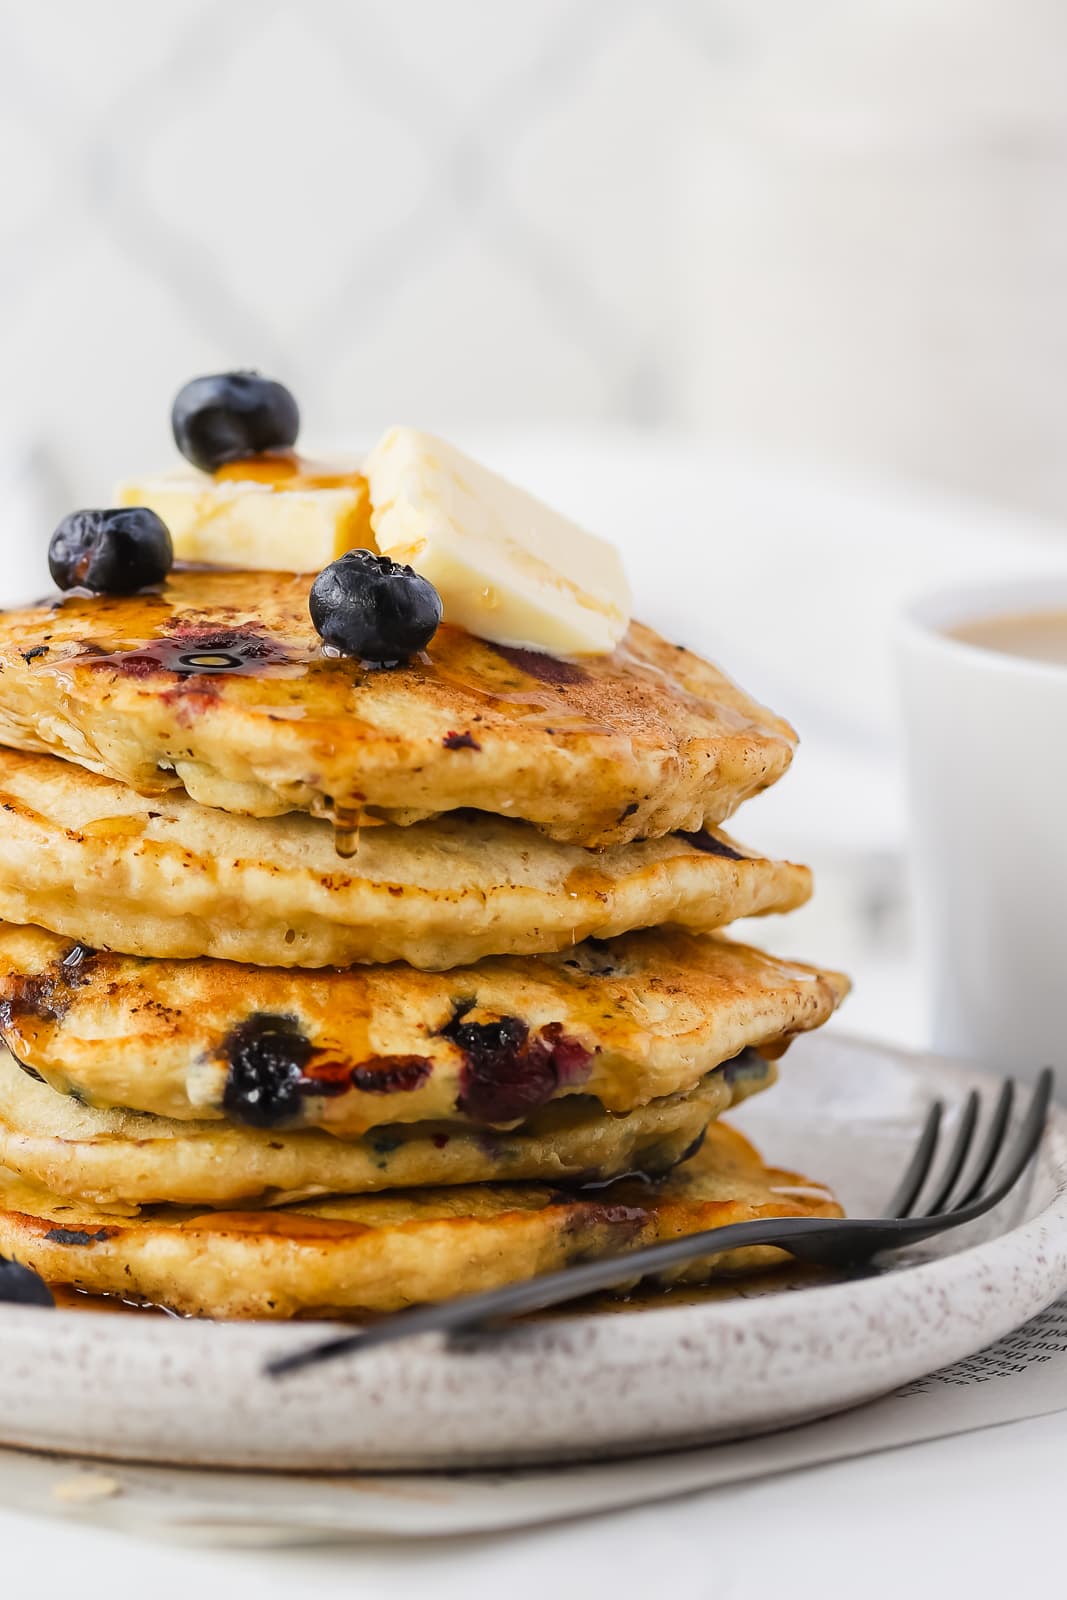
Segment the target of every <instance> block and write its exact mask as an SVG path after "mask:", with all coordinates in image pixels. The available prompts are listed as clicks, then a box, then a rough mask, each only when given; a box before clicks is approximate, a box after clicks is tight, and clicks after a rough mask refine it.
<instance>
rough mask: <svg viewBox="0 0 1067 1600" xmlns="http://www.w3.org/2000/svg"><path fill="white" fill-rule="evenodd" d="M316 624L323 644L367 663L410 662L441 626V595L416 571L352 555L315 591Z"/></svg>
mask: <svg viewBox="0 0 1067 1600" xmlns="http://www.w3.org/2000/svg"><path fill="white" fill-rule="evenodd" d="M310 609H311V620H312V622H313V623H314V624H315V627H316V629H317V630H318V632H319V633H320V634H321V635H322V639H323V642H324V643H325V644H327V645H330V646H331V647H332V648H333V649H334V650H336V651H338V652H339V653H340V654H341V655H345V656H358V657H359V658H360V659H361V660H363V661H375V662H399V661H406V660H407V659H408V657H409V656H412V655H414V654H415V652H416V651H417V650H421V649H423V647H424V646H425V645H428V644H429V642H430V640H431V639H432V638H433V636H434V634H435V633H436V632H437V626H438V623H439V622H440V621H441V596H440V595H439V594H438V593H437V590H436V589H435V588H434V586H433V584H432V583H429V582H427V580H426V579H425V578H420V577H419V575H418V573H417V572H413V571H412V570H411V568H410V567H402V566H399V565H398V564H397V563H396V562H395V561H390V560H389V558H388V556H376V555H373V554H372V552H371V551H370V550H350V551H349V552H348V554H347V555H343V556H341V558H340V559H339V560H337V561H332V562H331V563H330V565H329V566H328V567H324V568H323V570H322V571H321V572H320V573H319V575H318V577H317V578H316V579H315V582H314V583H313V584H312V586H311V600H310Z"/></svg>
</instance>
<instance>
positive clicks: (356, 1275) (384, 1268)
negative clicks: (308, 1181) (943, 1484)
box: [0, 1122, 841, 1318]
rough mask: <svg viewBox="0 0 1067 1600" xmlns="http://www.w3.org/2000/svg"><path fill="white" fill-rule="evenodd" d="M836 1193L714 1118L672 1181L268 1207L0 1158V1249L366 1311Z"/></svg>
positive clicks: (85, 1269) (286, 1309)
mask: <svg viewBox="0 0 1067 1600" xmlns="http://www.w3.org/2000/svg"><path fill="white" fill-rule="evenodd" d="M840 1215H841V1210H840V1207H839V1206H838V1205H837V1203H836V1201H835V1200H834V1198H833V1196H832V1195H831V1194H830V1193H829V1192H828V1191H827V1190H826V1189H824V1188H822V1187H821V1186H820V1185H816V1184H812V1183H811V1182H810V1181H809V1180H808V1179H805V1178H802V1177H800V1176H798V1175H797V1174H796V1173H792V1172H783V1171H780V1170H778V1169H776V1168H773V1167H765V1166H764V1165H763V1163H762V1161H761V1159H760V1157H759V1155H758V1154H757V1152H756V1151H755V1150H754V1149H753V1148H752V1146H751V1145H750V1144H749V1143H748V1142H747V1140H745V1139H744V1138H743V1137H742V1136H741V1135H740V1134H739V1133H737V1132H736V1131H735V1130H734V1129H732V1128H729V1127H727V1126H726V1125H725V1124H724V1123H721V1122H716V1123H712V1125H711V1126H710V1127H709V1129H708V1132H707V1137H706V1139H705V1141H704V1144H703V1146H702V1147H701V1149H700V1150H699V1151H698V1152H697V1153H696V1154H695V1155H694V1156H693V1157H692V1158H691V1159H690V1160H688V1161H685V1162H683V1163H682V1164H681V1165H680V1166H678V1167H676V1168H675V1169H674V1170H673V1172H671V1173H669V1174H668V1175H667V1176H666V1177H665V1178H661V1179H659V1180H656V1181H654V1182H651V1183H650V1182H645V1181H640V1180H637V1179H633V1178H623V1179H620V1180H619V1181H617V1182H616V1183H613V1184H609V1185H606V1186H605V1187H603V1188H599V1189H594V1190H587V1191H585V1192H582V1191H580V1190H579V1191H578V1192H574V1191H573V1190H566V1189H561V1188H557V1187H553V1186H550V1185H548V1184H500V1183H485V1184H477V1185H457V1186H455V1187H453V1188H434V1189H413V1190H407V1191H404V1190H399V1191H397V1190H394V1191H391V1192H389V1193H387V1194H382V1195H362V1196H356V1197H352V1196H350V1197H348V1198H344V1199H322V1200H310V1201H305V1202H301V1203H299V1204H295V1205H288V1206H284V1207H281V1208H276V1209H273V1210H268V1211H255V1210H247V1209H244V1210H230V1211H198V1210H196V1209H195V1208H189V1207H177V1206H159V1207H154V1208H150V1209H147V1210H144V1211H141V1212H139V1213H138V1214H136V1215H134V1216H130V1215H123V1214H122V1212H121V1210H119V1209H115V1208H112V1209H108V1208H106V1207H101V1206H96V1205H92V1204H89V1203H87V1202H86V1201H82V1200H71V1199H66V1198H63V1197H61V1196H58V1195H55V1194H52V1193H50V1192H49V1191H48V1190H46V1189H42V1188H40V1187H38V1186H37V1185H36V1184H32V1183H28V1182H27V1181H26V1180H24V1179H22V1178H18V1177H16V1176H15V1175H14V1174H13V1173H6V1172H2V1171H0V1254H3V1255H5V1256H8V1257H9V1258H11V1259H14V1260H17V1261H20V1262H22V1263H23V1264H25V1265H27V1266H29V1267H31V1268H33V1269H35V1270H36V1271H37V1272H38V1273H40V1274H41V1276H42V1277H43V1278H44V1279H45V1280H46V1281H47V1282H49V1283H52V1284H69V1285H72V1286H73V1287H75V1288H78V1289H84V1290H89V1291H90V1292H93V1293H102V1294H114V1295H121V1296H123V1298H126V1299H135V1300H144V1301H147V1302H149V1303H150V1304H153V1305H161V1306H166V1307H168V1308H170V1309H172V1310H174V1311H178V1312H183V1313H186V1314H189V1315H193V1316H208V1317H232V1318H236V1317H244V1318H250V1317H259V1318H288V1317H295V1316H334V1315H342V1316H346V1315H354V1316H359V1315H360V1314H361V1313H366V1312H383V1311H395V1310H399V1309H400V1308H401V1307H403V1306H406V1305H412V1304H416V1303H419V1302H423V1301H430V1300H438V1299H446V1298H449V1297H451V1296H452V1295H456V1294H464V1293H468V1292H473V1291H475V1290H479V1289H492V1288H497V1287H499V1286H501V1285H503V1284H506V1283H515V1282H519V1281H522V1280H525V1279H527V1278H530V1277H533V1276H534V1275H535V1274H538V1273H543V1272H551V1271H553V1270H554V1269H556V1268H559V1267H564V1266H566V1265H568V1264H569V1263H571V1262H575V1261H590V1260H594V1259H596V1258H597V1257H598V1256H601V1255H609V1254H611V1255H613V1254H617V1253H619V1252H620V1251H625V1250H630V1249H637V1248H639V1247H640V1246H642V1245H648V1244H655V1243H658V1242H659V1241H661V1240H666V1239H671V1238H676V1237H678V1236H680V1235H684V1234H687V1233H695V1232H698V1231H699V1230H700V1229H702V1228H711V1227H718V1226H719V1225H722V1224H726V1223H731V1222H744V1221H747V1220H749V1219H750V1218H754V1217H761V1216H782V1217H797V1216H815V1217H826V1216H830V1217H835V1216H840ZM783 1259H786V1258H785V1257H784V1255H783V1253H782V1252H781V1251H779V1250H776V1249H771V1248H767V1247H759V1248H756V1249H748V1250H743V1251H733V1252H730V1253H728V1254H726V1255H720V1256H719V1257H710V1258H707V1259H705V1260H703V1261H699V1262H695V1263H693V1264H692V1265H691V1266H688V1267H685V1268H683V1269H681V1270H680V1271H678V1272H677V1273H675V1274H673V1275H672V1280H671V1281H673V1282H685V1283H701V1282H704V1281H706V1280H707V1279H708V1278H709V1277H711V1276H713V1275H715V1274H718V1273H723V1272H739V1271H740V1272H745V1271H755V1270H758V1269H760V1268H763V1267H767V1266H773V1265H776V1264H777V1263H778V1262H779V1261H781V1260H783Z"/></svg>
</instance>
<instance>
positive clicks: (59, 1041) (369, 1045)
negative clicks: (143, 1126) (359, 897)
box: [0, 924, 848, 1138]
mask: <svg viewBox="0 0 1067 1600" xmlns="http://www.w3.org/2000/svg"><path fill="white" fill-rule="evenodd" d="M847 987H848V985H847V982H846V980H845V979H844V978H842V977H841V976H840V975H839V974H837V973H833V972H823V971H821V970H820V969H818V968H816V967H808V966H802V965H801V964H800V963H798V962H791V961H779V960H776V959H775V958H774V957H772V956H768V955H764V954H763V953H762V951H758V950H752V949H749V948H748V947H747V946H745V945H741V944H737V943H734V942H733V941H731V940H728V939H725V938H721V937H717V936H715V935H709V936H705V937H702V938H698V937H693V936H691V935H688V934H684V933H679V932H677V931H673V932H672V931H670V930H667V929H656V930H655V931H651V932H646V933H640V934H632V935H628V936H627V937H625V938H621V939H615V940H612V941H611V942H610V943H606V944H599V943H593V942H590V943H587V944H582V945H577V946H575V948H574V949H573V950H569V951H567V952H565V953H563V954H561V955H555V956H546V957H540V958H530V957H527V958H519V957H507V958H497V959H494V960H486V961H482V962H479V963H478V964H477V965H475V966H470V967H462V968H459V969H457V970H454V971H451V972H444V973H424V972H417V971H415V970H413V969H412V968H410V967H405V966H401V965H399V964H398V965H395V966H390V967H375V968H354V969H352V970H351V971H347V972H337V971H328V972H315V973H308V972H284V971H277V970H272V969H270V968H261V967H247V966H238V965H236V964H235V963H231V962H224V961H208V960H194V961H141V960H137V959H134V958H131V957H128V956H115V955H109V954H106V953H94V952H92V951H90V950H86V949H85V948H84V947H83V946H80V945H72V944H71V943H70V941H69V940H64V939H62V938H59V937H57V936H56V935H54V934H50V933H45V932H44V931H43V930H41V929H39V928H20V927H13V926H11V925H4V924H0V1034H2V1036H3V1039H4V1042H5V1043H6V1044H7V1046H8V1047H9V1049H10V1050H11V1052H12V1054H13V1055H14V1056H15V1057H16V1059H17V1060H18V1061H20V1062H21V1063H22V1064H23V1065H24V1066H25V1067H26V1068H27V1069H28V1070H29V1071H32V1072H34V1073H36V1074H38V1075H39V1076H40V1077H41V1078H43V1079H45V1080H46V1082H47V1083H48V1084H50V1085H51V1087H52V1088H53V1089H57V1090H59V1091H61V1092H63V1093H67V1094H71V1093H73V1094H75V1095H77V1097H78V1098H79V1099H81V1100H83V1101H85V1102H86V1103H88V1104H91V1105H95V1106H99V1107H108V1106H117V1107H120V1108H126V1109H132V1110H136V1111H143V1112H151V1113H154V1114H156V1115H158V1116H164V1117H170V1118H176V1119H179V1120H182V1121H189V1120H195V1121H204V1120H210V1119H212V1118H221V1117H225V1118H227V1119H229V1120H230V1121H234V1122H241V1123H244V1124H246V1125H249V1126H256V1127H261V1128H269V1129H276V1128H298V1127H321V1128H325V1129H327V1130H329V1131H330V1132H331V1133H333V1134H337V1135H340V1136H342V1137H349V1138H352V1137H359V1136H360V1135H362V1134H363V1133H365V1132H366V1131H367V1130H368V1129H371V1128H376V1127H378V1126H380V1125H381V1124H383V1123H385V1124H396V1123H412V1122H414V1123H422V1122H428V1121H435V1122H451V1123H460V1124H464V1123H465V1124H468V1125H472V1126H486V1125H495V1126H504V1127H506V1126H509V1125H514V1124H515V1123H518V1122H521V1121H523V1120H524V1119H525V1118H526V1117H528V1116H529V1115H530V1113H531V1112H532V1111H534V1110H536V1109H537V1107H538V1106H541V1105H544V1104H545V1103H546V1102H548V1101H549V1100H556V1099H559V1098H562V1097H566V1096H568V1095H579V1096H586V1095H594V1096H595V1097H596V1098H597V1100H598V1101H599V1102H600V1104H601V1105H602V1106H603V1107H605V1108H606V1109H607V1110H609V1111H614V1112H625V1111H631V1110H632V1109H633V1108H634V1107H635V1106H639V1105H643V1104H645V1103H646V1102H647V1101H649V1100H655V1099H661V1098H663V1097H664V1096H666V1095H672V1094H676V1093H678V1092H679V1091H687V1090H690V1089H693V1088H695V1086H696V1085H697V1084H698V1083H699V1082H700V1081H701V1079H703V1078H705V1077H706V1076H707V1074H708V1073H709V1072H711V1071H712V1070H713V1069H714V1068H715V1067H717V1066H719V1065H720V1064H721V1063H722V1062H726V1061H729V1060H731V1058H733V1057H735V1056H738V1055H739V1054H740V1053H741V1052H742V1051H743V1050H746V1049H750V1048H755V1049H758V1050H760V1051H761V1052H763V1053H764V1054H768V1055H772V1056H773V1055H777V1054H779V1053H780V1052H781V1050H782V1048H783V1047H784V1045H785V1043H786V1042H787V1041H788V1040H789V1039H790V1038H791V1037H792V1036H793V1035H794V1034H797V1033H800V1032H804V1031H806V1030H808V1029H810V1028H815V1027H818V1026H819V1025H820V1024H821V1023H823V1022H824V1021H825V1020H826V1019H827V1017H829V1016H830V1015H831V1013H832V1012H833V1010H834V1009H835V1007H836V1006H837V1004H838V1003H839V1002H840V1000H841V999H842V998H843V997H844V995H845V993H846V991H847ZM718 1109H720V1110H721V1109H723V1107H722V1105H720V1106H719V1108H718Z"/></svg>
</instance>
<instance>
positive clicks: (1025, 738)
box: [897, 576, 1067, 1095]
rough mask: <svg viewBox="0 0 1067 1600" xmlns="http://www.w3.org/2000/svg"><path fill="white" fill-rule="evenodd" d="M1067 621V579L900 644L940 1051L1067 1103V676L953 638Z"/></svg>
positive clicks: (914, 625) (937, 612)
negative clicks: (1050, 1074)
mask: <svg viewBox="0 0 1067 1600" xmlns="http://www.w3.org/2000/svg"><path fill="white" fill-rule="evenodd" d="M1061 609H1062V610H1064V611H1067V578H1064V577H1063V576H1060V577H1050V578H1047V579H1045V580H1035V579H1026V580H1024V581H1019V582H1005V583H998V584H996V585H995V586H987V587H984V588H975V589H966V588H959V589H954V590H952V591H948V592H945V593H941V594H935V595H932V596H930V597H928V598H926V599H924V600H922V601H920V602H918V603H917V604H915V605H913V606H912V607H911V609H910V610H909V612H908V613H907V615H906V616H905V617H904V619H903V621H902V623H901V625H900V628H899V633H898V653H897V656H898V668H899V676H900V684H901V689H902V695H903V708H904V735H905V746H906V757H907V765H908V769H909V778H910V795H911V817H912V845H913V864H914V882H915V901H916V908H917V922H918V934H919V946H920V953H921V957H922V960H923V963H924V969H925V972H926V974H927V975H928V978H929V982H930V997H931V1001H932V1042H933V1045H934V1047H935V1049H937V1050H940V1051H944V1052H946V1053H948V1054H953V1055H959V1056H966V1057H968V1058H970V1059H972V1060H977V1061H980V1062H984V1063H986V1064H987V1065H989V1066H990V1067H995V1068H996V1069H997V1070H998V1071H1001V1072H1009V1071H1010V1072H1012V1073H1015V1074H1016V1075H1017V1076H1018V1077H1020V1078H1022V1079H1024V1080H1025V1079H1032V1078H1033V1076H1034V1074H1035V1073H1036V1072H1037V1071H1038V1069H1039V1068H1040V1067H1041V1066H1043V1065H1045V1064H1049V1065H1052V1066H1055V1067H1058V1068H1059V1069H1060V1093H1061V1095H1062V1094H1063V1093H1064V1091H1065V1089H1067V1070H1065V1069H1067V666H1058V665H1055V664H1053V663H1046V662H1043V661H1034V660H1030V659H1026V658H1024V657H1022V656H1015V655H1007V654H1002V653H1000V652H998V651H995V650H991V649H986V648H983V647H981V646H977V645H974V644H969V643H966V642H964V641H962V640H960V639H957V638H953V637H951V634H950V632H949V630H951V629H954V628H959V627H961V626H962V625H964V624H966V623H970V622H976V621H979V620H982V619H986V618H990V617H996V616H1019V615H1024V614H1026V613H1029V612H1035V611H1053V610H1061Z"/></svg>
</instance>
